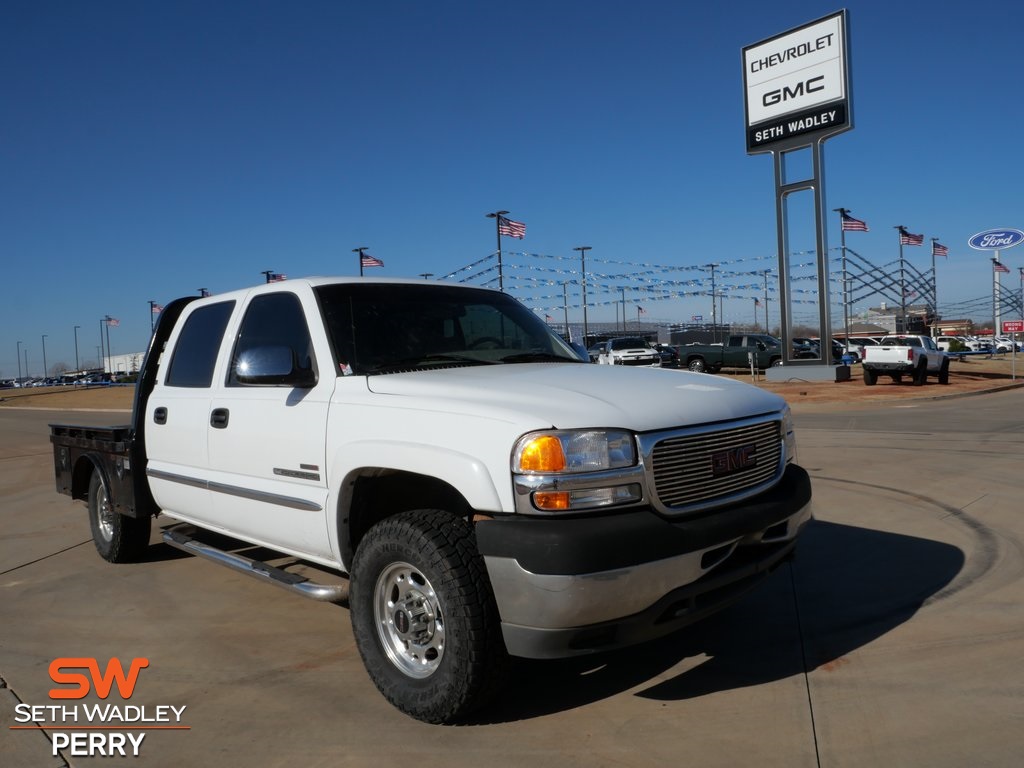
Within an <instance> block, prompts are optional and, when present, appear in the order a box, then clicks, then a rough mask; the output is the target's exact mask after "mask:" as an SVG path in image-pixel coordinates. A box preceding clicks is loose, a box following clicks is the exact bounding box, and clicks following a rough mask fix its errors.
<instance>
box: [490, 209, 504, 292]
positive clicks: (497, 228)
mask: <svg viewBox="0 0 1024 768" xmlns="http://www.w3.org/2000/svg"><path fill="white" fill-rule="evenodd" d="M506 213H508V211H494V212H493V213H488V214H486V216H487V218H488V219H494V232H495V234H496V235H497V237H498V290H499V291H504V290H505V276H504V272H503V269H502V264H501V217H502V216H504V215H505V214H506Z"/></svg>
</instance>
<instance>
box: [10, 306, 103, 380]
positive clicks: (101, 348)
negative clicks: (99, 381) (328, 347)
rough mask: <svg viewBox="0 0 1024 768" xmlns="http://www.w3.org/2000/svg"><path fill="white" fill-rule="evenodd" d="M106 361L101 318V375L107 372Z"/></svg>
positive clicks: (101, 320) (101, 319)
mask: <svg viewBox="0 0 1024 768" xmlns="http://www.w3.org/2000/svg"><path fill="white" fill-rule="evenodd" d="M105 359H106V357H105V356H104V354H103V318H102V317H101V318H100V368H101V369H102V370H101V373H106V372H107V364H106V363H105V362H103V361H104V360H105ZM25 367H26V368H28V365H27V364H26V365H25Z"/></svg>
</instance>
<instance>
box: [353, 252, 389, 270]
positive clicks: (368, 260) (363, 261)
mask: <svg viewBox="0 0 1024 768" xmlns="http://www.w3.org/2000/svg"><path fill="white" fill-rule="evenodd" d="M359 265H360V266H362V267H383V266H384V262H383V261H381V260H380V259H378V258H377V257H376V256H371V255H370V254H368V253H361V254H359Z"/></svg>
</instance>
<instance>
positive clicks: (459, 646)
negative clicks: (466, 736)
mask: <svg viewBox="0 0 1024 768" xmlns="http://www.w3.org/2000/svg"><path fill="white" fill-rule="evenodd" d="M351 576H352V580H351V593H350V595H349V605H350V609H351V618H352V631H353V634H354V635H355V640H356V645H357V647H358V648H359V653H360V655H361V656H362V658H363V663H364V664H365V666H366V670H367V672H368V673H369V675H370V678H371V679H372V680H373V683H374V685H376V686H377V689H378V690H379V691H380V692H381V693H382V694H383V695H384V697H385V698H386V699H387V700H388V701H390V702H391V703H392V704H393V705H394V706H395V707H397V708H398V709H399V710H401V711H402V712H404V713H406V714H407V715H410V716H411V717H414V718H416V719H417V720H422V721H424V722H428V723H452V722H457V721H459V720H462V719H464V718H465V717H466V716H467V715H468V714H470V713H472V712H473V711H475V710H477V709H479V708H480V707H481V706H483V705H484V704H486V703H487V701H488V700H489V699H490V698H491V697H492V696H493V695H494V694H495V693H496V692H497V690H498V689H499V688H500V686H501V684H502V682H503V681H504V677H505V673H506V670H507V668H508V654H507V652H506V650H505V645H504V642H503V641H502V638H501V629H500V622H499V619H498V610H497V605H496V604H495V602H494V596H493V593H492V591H491V586H490V581H489V580H488V578H487V571H486V570H485V568H484V563H483V559H482V558H481V557H480V554H479V553H478V552H477V549H476V541H475V537H474V534H473V529H472V527H471V526H470V524H469V523H468V522H467V521H466V520H464V519H462V518H458V517H455V516H454V515H451V514H449V513H447V512H444V511H441V510H417V511H413V512H404V513H402V514H399V515H396V516H394V517H390V518H387V519H385V520H383V521H381V522H380V523H378V524H377V525H375V526H373V527H372V528H371V529H370V530H369V531H368V532H367V533H366V535H365V536H364V538H363V540H362V541H361V542H360V543H359V547H358V549H357V550H356V554H355V558H354V559H353V563H352V573H351Z"/></svg>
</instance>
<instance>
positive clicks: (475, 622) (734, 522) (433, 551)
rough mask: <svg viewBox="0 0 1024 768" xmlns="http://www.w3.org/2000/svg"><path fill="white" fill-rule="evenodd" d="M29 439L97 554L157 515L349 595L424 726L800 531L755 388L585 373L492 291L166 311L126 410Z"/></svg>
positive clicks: (170, 537) (781, 552)
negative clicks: (528, 665)
mask: <svg viewBox="0 0 1024 768" xmlns="http://www.w3.org/2000/svg"><path fill="white" fill-rule="evenodd" d="M51 441H52V443H53V456H54V465H55V470H56V485H57V490H58V491H59V492H61V493H64V494H68V495H70V496H71V497H72V498H74V499H80V500H84V501H85V502H86V508H87V511H88V518H89V522H90V526H91V530H92V537H93V540H94V543H95V545H96V549H97V550H98V552H99V554H100V556H101V557H103V558H104V559H106V560H108V561H110V562H113V563H122V562H128V561H135V560H138V559H140V558H142V557H143V556H144V554H145V552H146V548H147V547H148V546H149V545H150V538H151V536H150V534H151V523H152V520H153V519H154V517H156V516H159V517H161V518H162V519H164V520H165V521H166V522H163V523H161V527H160V531H159V535H160V536H161V537H162V539H163V541H164V542H166V543H167V544H169V545H171V546H174V547H177V548H180V549H183V550H184V551H186V552H190V553H193V554H196V555H199V556H202V557H206V558H209V559H210V560H213V561H215V562H218V563H221V564H223V565H226V566H229V567H231V568H234V569H236V570H238V571H240V572H243V573H246V574H249V575H251V576H254V577H257V578H260V579H263V580H266V581H267V582H269V583H272V584H275V585H277V586H280V587H284V588H287V589H289V590H291V591H293V592H296V593H298V594H301V595H304V596H306V597H311V598H314V599H319V600H326V601H333V602H338V603H347V604H348V607H349V613H350V617H351V622H352V629H353V635H354V638H355V642H356V644H357V646H358V649H359V651H360V654H361V656H362V658H363V661H364V664H365V666H366V669H367V671H368V673H369V675H370V677H371V678H372V680H373V682H374V683H375V684H376V686H377V687H378V689H379V690H380V691H381V693H382V694H383V695H384V696H385V697H386V698H387V699H388V700H389V701H391V702H392V704H394V705H395V706H396V707H397V708H399V709H400V710H402V711H403V712H405V713H407V714H408V715H411V716H412V717H415V718H418V719H420V720H424V721H427V722H435V723H442V722H443V723H450V722H457V721H464V720H465V718H466V716H467V715H468V714H469V713H471V712H473V711H474V710H476V709H478V708H479V707H481V706H483V705H484V704H485V703H486V702H487V701H488V699H489V698H490V697H492V696H494V694H495V693H496V692H497V691H498V690H499V689H500V685H501V683H502V681H503V680H504V679H505V677H506V673H507V671H508V667H509V665H508V660H509V657H510V656H519V657H526V658H534V659H547V658H557V657H566V656H572V655H577V654H590V653H595V652H600V651H606V650H609V649H614V648H620V647H624V646H628V645H632V644H636V643H639V642H642V641H645V640H649V639H652V638H656V637H659V636H662V635H665V634H667V633H670V632H674V631H676V630H678V629H679V628H681V627H683V626H685V625H687V624H689V623H690V622H693V621H695V620H697V619H700V618H701V617H703V616H706V615H707V614H709V613H711V612H712V611H715V610H718V609H720V608H722V607H724V606H726V605H728V604H730V603H731V602H733V601H735V600H736V599H738V598H739V597H740V596H741V595H742V594H744V593H745V592H746V591H747V590H748V589H749V588H751V587H753V586H754V585H755V584H757V583H758V582H760V581H761V580H762V579H763V578H765V577H766V576H767V575H768V574H769V573H770V572H771V571H772V570H773V569H774V568H775V567H776V566H777V565H779V563H780V562H782V561H783V560H784V559H785V558H787V557H788V556H790V554H791V553H792V552H793V550H794V548H795V546H796V542H797V538H798V535H799V534H800V532H801V530H802V529H803V528H804V526H805V524H806V523H807V522H808V521H809V520H810V519H811V504H810V502H811V486H810V481H809V479H808V476H807V473H806V472H805V471H804V470H803V469H801V468H800V467H799V466H798V465H797V464H796V462H795V459H796V447H795V440H794V435H793V425H792V421H791V418H790V413H789V409H788V408H787V406H786V405H785V403H784V402H783V401H782V400H781V399H779V398H778V397H776V396H774V395H771V394H769V393H766V392H763V391H760V390H758V389H756V388H754V387H751V386H748V385H746V384H742V383H739V382H732V381H717V380H710V379H708V378H707V377H704V376H698V375H695V374H690V373H686V372H677V371H664V370H660V369H657V368H633V367H629V366H611V365H609V366H597V365H590V364H587V363H586V362H584V361H583V360H581V359H580V357H579V355H578V353H577V352H575V351H574V350H573V349H572V348H571V347H570V346H569V345H568V344H566V343H565V342H564V341H562V339H560V338H559V337H558V336H556V335H554V334H553V333H551V332H550V331H549V329H548V328H547V326H546V324H545V323H544V322H543V321H541V320H540V319H539V318H538V317H536V316H535V315H534V314H533V313H531V312H530V311H529V310H528V309H527V308H526V307H525V306H523V305H522V304H521V303H520V302H519V301H517V300H516V299H514V298H512V297H510V296H508V295H507V294H504V293H500V292H498V291H493V290H488V289H481V288H470V287H464V286H457V285H450V284H445V283H440V282H436V283H435V282H426V281H422V280H420V281H409V280H372V281H371V280H368V279H352V278H310V279H302V280H290V281H287V282H276V283H270V284H267V285H260V286H258V287H255V288H251V289H247V290H239V291H235V292H231V293H225V294H221V295H214V296H210V297H204V298H196V297H190V298H186V299H179V300H176V301H174V302H171V303H169V304H168V305H167V306H166V307H165V309H164V312H163V313H162V314H161V316H160V319H159V323H158V325H157V327H156V329H155V333H154V335H153V338H152V341H151V343H150V347H149V350H148V353H147V355H146V359H145V361H144V364H143V368H142V371H141V375H140V378H139V381H138V383H137V385H136V391H135V399H134V407H133V412H132V418H131V423H130V424H128V425H126V426H114V427H106V428H95V427H86V426H73V425H60V424H54V425H51ZM211 534H214V535H211ZM228 537H230V538H228ZM225 540H226V541H233V540H234V541H238V542H239V543H240V545H239V546H235V547H234V548H232V547H230V546H226V545H225V544H223V543H222V542H224V541H225ZM251 545H256V547H255V548H253V547H252V546H251ZM266 551H272V552H273V553H280V554H281V555H282V559H284V560H285V562H284V563H277V560H276V559H275V557H264V558H263V559H262V560H254V559H252V557H251V556H252V554H253V553H254V552H266ZM293 565H297V567H292V566H293ZM314 567H315V568H316V569H319V570H320V572H321V573H323V574H324V575H325V577H324V578H310V577H309V576H308V575H306V574H308V573H309V568H314ZM328 577H329V578H328ZM140 599H141V598H140Z"/></svg>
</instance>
